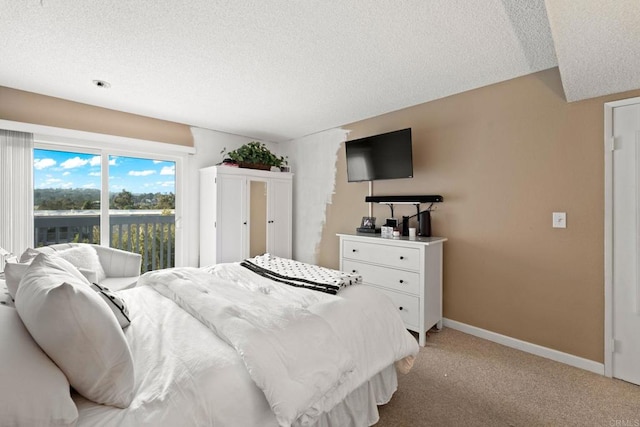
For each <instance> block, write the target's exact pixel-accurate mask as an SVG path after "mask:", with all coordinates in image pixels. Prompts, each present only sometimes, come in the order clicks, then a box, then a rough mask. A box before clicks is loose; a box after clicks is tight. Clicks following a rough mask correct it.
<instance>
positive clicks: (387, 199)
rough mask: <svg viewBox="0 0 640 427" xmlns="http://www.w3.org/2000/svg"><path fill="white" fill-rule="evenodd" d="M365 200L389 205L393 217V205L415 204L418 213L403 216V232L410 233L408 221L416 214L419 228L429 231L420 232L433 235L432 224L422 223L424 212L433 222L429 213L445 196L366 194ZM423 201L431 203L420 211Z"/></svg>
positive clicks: (404, 233)
mask: <svg viewBox="0 0 640 427" xmlns="http://www.w3.org/2000/svg"><path fill="white" fill-rule="evenodd" d="M364 201H365V202H367V203H379V204H383V205H387V206H389V208H390V209H391V218H395V217H394V216H393V205H394V204H396V205H414V206H415V207H416V214H415V215H411V216H403V217H402V234H403V235H405V236H406V235H408V234H409V230H408V222H409V219H410V218H413V217H414V216H415V217H417V219H418V229H419V230H428V231H427V233H426V234H425V233H420V234H422V235H425V236H430V235H431V224H420V222H421V220H420V218H421V217H422V215H420V214H421V213H422V214H425V213H426V215H425V219H426V220H427V221H429V222H431V218H430V215H429V213H430V212H431V208H432V207H433V204H434V203H442V202H443V201H444V198H443V197H442V196H440V195H423V196H366V197H365V198H364ZM422 203H429V207H428V208H427V209H425V210H424V211H422V212H420V205H421V204H422Z"/></svg>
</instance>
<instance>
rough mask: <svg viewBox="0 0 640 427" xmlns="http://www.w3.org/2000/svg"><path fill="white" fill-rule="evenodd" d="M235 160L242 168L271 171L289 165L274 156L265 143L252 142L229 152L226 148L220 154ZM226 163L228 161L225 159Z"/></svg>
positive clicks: (283, 159) (281, 157)
mask: <svg viewBox="0 0 640 427" xmlns="http://www.w3.org/2000/svg"><path fill="white" fill-rule="evenodd" d="M225 153H226V157H227V158H229V159H231V160H233V161H234V162H235V163H237V164H238V166H240V167H241V168H250V169H262V170H269V169H271V166H275V167H277V168H280V167H282V166H286V165H287V159H286V158H285V157H283V156H280V157H278V156H276V155H275V154H273V153H272V152H271V151H270V150H269V149H268V148H267V147H266V145H265V144H264V143H262V142H258V141H252V142H249V143H247V144H244V145H243V146H242V147H239V148H236V149H235V150H233V151H229V152H227V149H226V148H224V149H223V150H222V151H221V152H220V154H222V155H225ZM225 162H226V159H225Z"/></svg>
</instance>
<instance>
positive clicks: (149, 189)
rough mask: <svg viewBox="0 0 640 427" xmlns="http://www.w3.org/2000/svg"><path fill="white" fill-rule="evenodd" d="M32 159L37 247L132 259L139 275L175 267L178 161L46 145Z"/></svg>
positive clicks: (41, 144)
mask: <svg viewBox="0 0 640 427" xmlns="http://www.w3.org/2000/svg"><path fill="white" fill-rule="evenodd" d="M154 157H155V156H154ZM33 159H34V160H33V173H34V227H35V232H34V245H35V246H45V245H51V244H56V243H65V242H85V243H94V244H101V245H104V246H111V247H114V248H118V249H122V250H126V251H130V252H136V253H140V254H141V255H142V272H145V271H149V270H155V269H159V268H167V267H173V266H175V265H176V246H177V243H178V242H177V241H176V226H175V215H176V196H177V191H176V188H177V187H176V170H177V169H178V165H179V164H180V159H171V158H160V159H156V158H149V157H146V156H143V155H140V156H130V155H127V154H125V153H116V152H112V151H109V150H95V151H94V150H91V149H90V148H85V149H82V148H79V147H72V148H71V147H70V148H69V149H68V150H66V149H63V148H62V147H59V146H55V147H53V148H52V147H50V146H49V145H47V144H43V143H38V144H37V145H36V148H34V156H33Z"/></svg>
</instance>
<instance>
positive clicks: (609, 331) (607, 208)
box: [603, 101, 620, 378]
mask: <svg viewBox="0 0 640 427" xmlns="http://www.w3.org/2000/svg"><path fill="white" fill-rule="evenodd" d="M619 102H620V101H616V102H607V103H605V104H604V135H603V138H604V139H603V140H604V144H603V145H604V375H605V376H607V377H609V378H611V377H612V376H613V301H612V298H613V150H614V149H615V140H614V138H613V108H614V107H615V105H613V104H618V103H619Z"/></svg>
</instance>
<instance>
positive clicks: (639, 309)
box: [611, 104, 640, 384]
mask: <svg viewBox="0 0 640 427" xmlns="http://www.w3.org/2000/svg"><path fill="white" fill-rule="evenodd" d="M613 136H614V147H615V149H614V151H613V153H612V160H613V161H612V168H613V209H612V215H613V230H612V237H613V239H612V250H613V260H612V292H613V298H612V319H611V320H612V329H613V340H614V341H613V343H614V345H613V356H612V359H611V360H612V369H613V371H612V374H613V376H614V377H616V378H620V379H622V380H625V381H629V382H632V383H635V384H640V281H639V280H640V227H639V225H640V209H639V206H640V194H639V190H640V181H639V180H640V104H632V105H625V106H620V107H615V108H614V109H613Z"/></svg>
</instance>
